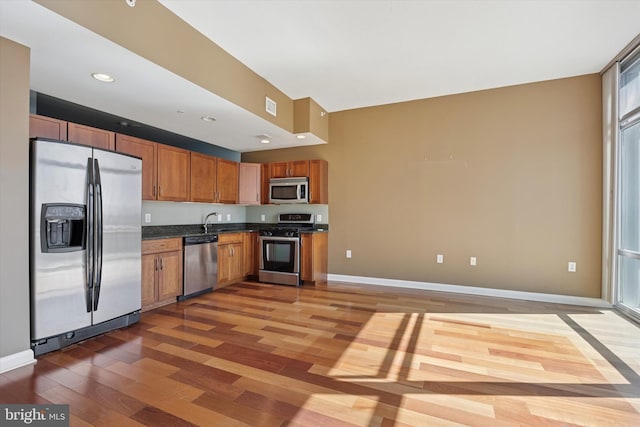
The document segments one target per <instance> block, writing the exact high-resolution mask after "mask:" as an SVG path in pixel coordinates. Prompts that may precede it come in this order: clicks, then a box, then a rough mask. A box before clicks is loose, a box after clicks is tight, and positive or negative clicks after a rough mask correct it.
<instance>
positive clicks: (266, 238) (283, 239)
mask: <svg viewBox="0 0 640 427" xmlns="http://www.w3.org/2000/svg"><path fill="white" fill-rule="evenodd" d="M298 240H300V238H299V237H273V236H260V241H261V242H269V241H276V242H297V241H298Z"/></svg>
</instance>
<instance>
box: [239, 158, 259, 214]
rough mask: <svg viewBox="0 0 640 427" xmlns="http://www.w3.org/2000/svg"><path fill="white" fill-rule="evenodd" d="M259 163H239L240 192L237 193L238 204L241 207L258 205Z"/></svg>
mask: <svg viewBox="0 0 640 427" xmlns="http://www.w3.org/2000/svg"><path fill="white" fill-rule="evenodd" d="M261 167H262V165H261V164H260V163H240V179H239V183H240V190H239V191H238V203H240V204H241V205H259V204H260V192H261V191H262V190H261V180H260V169H261Z"/></svg>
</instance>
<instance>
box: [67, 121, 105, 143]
mask: <svg viewBox="0 0 640 427" xmlns="http://www.w3.org/2000/svg"><path fill="white" fill-rule="evenodd" d="M67 140H68V141H69V142H73V143H75V144H82V145H89V146H91V147H96V148H102V149H104V150H115V148H116V134H115V132H111V131H108V130H103V129H97V128H93V127H90V126H84V125H79V124H77V123H72V122H68V124H67Z"/></svg>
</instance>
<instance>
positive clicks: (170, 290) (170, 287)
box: [158, 251, 182, 301]
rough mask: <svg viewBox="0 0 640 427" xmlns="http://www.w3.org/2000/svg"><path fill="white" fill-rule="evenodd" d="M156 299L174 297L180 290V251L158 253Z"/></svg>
mask: <svg viewBox="0 0 640 427" xmlns="http://www.w3.org/2000/svg"><path fill="white" fill-rule="evenodd" d="M158 264H159V265H158V301H162V300H164V299H169V298H174V297H176V296H178V295H179V294H180V293H181V291H182V251H173V252H163V253H161V254H158Z"/></svg>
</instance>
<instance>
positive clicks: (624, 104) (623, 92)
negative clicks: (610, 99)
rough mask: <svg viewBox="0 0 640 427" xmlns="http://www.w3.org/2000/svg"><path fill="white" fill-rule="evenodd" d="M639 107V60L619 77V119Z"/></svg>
mask: <svg viewBox="0 0 640 427" xmlns="http://www.w3.org/2000/svg"><path fill="white" fill-rule="evenodd" d="M638 107H640V58H639V59H638V60H636V62H635V63H634V64H633V65H631V66H630V67H629V68H627V69H626V70H624V71H623V72H622V74H621V75H620V117H624V115H625V114H627V113H628V112H630V111H633V110H634V109H636V108H638Z"/></svg>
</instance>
